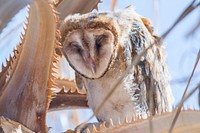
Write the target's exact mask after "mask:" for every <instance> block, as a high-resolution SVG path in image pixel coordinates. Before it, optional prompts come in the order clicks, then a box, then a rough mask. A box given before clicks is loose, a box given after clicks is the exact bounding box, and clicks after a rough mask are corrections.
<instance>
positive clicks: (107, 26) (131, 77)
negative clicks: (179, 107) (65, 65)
mask: <svg viewBox="0 0 200 133" xmlns="http://www.w3.org/2000/svg"><path fill="white" fill-rule="evenodd" d="M151 29H152V28H151V26H150V25H149V24H148V21H147V19H144V18H142V17H141V16H139V15H138V14H137V13H136V12H135V11H134V9H133V8H132V7H128V8H126V9H124V10H121V11H116V12H102V13H99V12H91V13H88V14H84V15H80V14H75V15H70V16H68V17H67V18H66V19H65V20H64V22H63V23H62V24H61V27H60V32H61V37H62V38H61V40H60V41H61V43H62V48H61V51H62V53H63V55H64V56H65V57H66V59H67V60H68V62H69V64H70V66H71V67H72V68H73V69H74V70H75V73H76V83H77V86H78V87H79V88H80V89H81V88H82V87H84V88H86V91H87V100H88V105H89V107H90V108H91V109H92V110H93V111H95V110H96V109H97V107H98V106H99V105H100V103H101V102H102V100H103V99H104V98H105V96H106V95H107V94H108V92H109V91H110V90H111V89H112V87H113V86H115V85H116V83H117V82H119V78H120V77H121V76H122V75H123V74H124V73H125V72H126V71H127V69H128V68H129V67H130V66H131V63H132V61H133V59H134V58H135V57H136V56H137V55H138V54H140V53H141V52H142V51H143V50H145V49H146V48H147V47H148V46H149V45H151V44H152V43H155V41H156V39H157V37H156V36H155V35H154V34H153V32H152V30H151ZM164 56H165V55H164V48H163V46H161V45H159V44H155V45H154V46H153V47H151V49H149V50H148V51H147V52H146V54H145V55H144V56H142V57H141V59H140V60H139V63H138V64H137V65H135V66H134V67H133V69H130V71H129V72H128V74H126V75H125V76H124V80H123V81H121V82H120V83H119V85H118V86H117V87H116V88H115V91H114V92H113V94H112V95H111V96H110V98H109V99H108V100H107V101H106V102H105V104H104V105H103V107H102V108H101V109H100V111H99V112H98V114H97V115H96V117H97V120H98V121H99V122H109V121H110V119H112V121H113V123H114V124H116V123H118V120H119V119H120V120H124V119H125V117H127V118H130V117H132V116H138V115H140V116H144V117H145V116H146V115H148V114H149V110H150V109H149V106H150V98H149V93H150V88H151V89H153V95H152V99H153V112H154V113H155V112H158V113H161V112H162V111H170V110H171V109H172V102H173V97H172V93H171V89H170V85H169V76H168V69H167V66H166V64H165V57H164ZM154 113H153V114H154Z"/></svg>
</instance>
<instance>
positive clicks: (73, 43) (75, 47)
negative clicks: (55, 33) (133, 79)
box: [69, 42, 82, 54]
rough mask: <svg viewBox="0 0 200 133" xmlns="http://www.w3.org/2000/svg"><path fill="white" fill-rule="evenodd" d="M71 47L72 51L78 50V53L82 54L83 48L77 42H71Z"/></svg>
mask: <svg viewBox="0 0 200 133" xmlns="http://www.w3.org/2000/svg"><path fill="white" fill-rule="evenodd" d="M69 47H70V48H71V49H72V50H76V51H77V52H78V53H80V54H81V53H82V48H81V47H80V46H79V45H78V44H77V42H71V43H70V44H69Z"/></svg>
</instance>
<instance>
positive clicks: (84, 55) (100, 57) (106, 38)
mask: <svg viewBox="0 0 200 133" xmlns="http://www.w3.org/2000/svg"><path fill="white" fill-rule="evenodd" d="M113 44H114V36H113V34H112V32H111V31H109V30H106V29H103V28H97V29H93V28H88V29H76V30H73V31H71V32H70V33H69V34H68V35H67V36H66V37H65V41H64V43H63V48H62V52H63V54H64V56H65V57H66V58H67V60H68V61H69V63H70V65H71V66H72V68H74V70H75V71H77V72H78V73H80V74H81V75H83V76H85V77H87V78H99V77H101V76H102V75H103V74H104V73H105V72H106V71H107V68H108V67H109V64H110V62H111V59H112V56H113V52H114V48H113V46H114V45H113Z"/></svg>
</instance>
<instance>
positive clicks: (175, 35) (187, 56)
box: [0, 0, 200, 132]
mask: <svg viewBox="0 0 200 133" xmlns="http://www.w3.org/2000/svg"><path fill="white" fill-rule="evenodd" d="M155 1H158V9H157V10H156V11H157V12H156V13H155V10H154V9H153V7H154V4H153V0H142V1H140V0H118V2H117V5H116V10H119V9H123V8H125V7H127V6H129V5H133V6H134V8H135V10H136V12H138V13H139V14H140V15H142V16H144V17H147V18H149V19H150V20H151V21H152V23H153V25H154V27H155V31H156V33H158V34H159V35H161V34H162V33H164V32H165V31H166V30H167V29H168V28H169V27H170V26H171V25H172V24H173V23H174V22H175V20H176V19H177V17H178V16H179V15H180V14H181V13H182V11H183V10H184V9H185V8H186V7H187V6H188V5H189V4H190V2H191V0H184V1H183V0H175V1H174V0H167V1H166V0H155ZM110 9H111V0H104V2H103V3H102V4H100V5H99V10H100V11H108V10H110ZM26 15H27V13H26V10H25V9H24V10H21V11H20V12H19V13H18V14H17V16H15V17H14V18H13V19H12V21H11V22H10V23H9V24H8V26H7V28H6V29H4V30H3V33H1V34H0V50H1V53H0V62H4V63H5V58H8V57H9V54H10V53H12V51H13V48H14V46H15V45H16V44H18V42H19V41H20V38H19V33H20V31H22V26H21V24H22V22H23V20H25V16H26ZM198 21H200V9H196V10H195V11H194V12H193V13H192V14H190V15H189V16H188V17H186V19H184V20H183V21H182V22H181V23H180V24H179V25H178V26H177V27H176V28H175V29H174V30H173V31H172V32H171V33H170V35H169V36H168V37H167V38H166V39H165V40H164V46H165V47H166V55H167V56H166V57H167V64H168V66H169V71H170V75H171V81H175V80H176V79H182V78H183V77H187V76H189V75H190V74H191V72H192V69H193V66H194V62H195V59H196V56H197V53H198V51H199V50H200V28H199V29H198V30H197V31H196V32H195V34H194V35H193V36H190V37H186V34H187V33H188V32H189V31H190V30H191V28H193V26H194V25H195V24H196V23H197V22H198ZM13 29H14V30H13ZM11 30H12V31H11ZM0 70H1V68H0ZM195 73H200V65H198V67H197V69H196V72H195ZM199 79H200V75H197V76H194V79H193V80H192V82H191V85H190V87H189V90H190V89H192V88H193V87H194V86H195V85H196V84H197V83H199V82H200V80H199ZM186 83H187V82H183V83H175V82H171V87H172V92H173V94H174V97H175V104H177V103H178V101H180V98H181V96H182V93H183V91H184V89H185V86H186ZM197 98H198V97H197V93H195V94H194V95H193V96H192V97H191V98H190V99H189V100H188V101H187V102H186V104H185V106H186V107H188V106H189V107H192V108H193V106H194V107H196V108H197V107H198V104H197ZM78 113H80V114H79V117H81V120H80V122H83V121H84V120H85V119H87V118H88V117H89V116H90V115H91V111H88V110H79V111H78ZM71 114H72V112H71V111H69V110H65V111H59V112H56V113H55V112H52V113H49V114H48V118H47V122H48V124H49V125H50V126H51V127H53V128H52V130H51V131H52V132H60V131H64V130H66V129H67V128H69V127H71V128H72V127H74V125H73V124H72V123H71V122H69V121H68V120H67V119H66V118H69V117H71ZM83 114H84V115H83Z"/></svg>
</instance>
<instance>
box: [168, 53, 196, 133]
mask: <svg viewBox="0 0 200 133" xmlns="http://www.w3.org/2000/svg"><path fill="white" fill-rule="evenodd" d="M199 59H200V50H199V52H198V55H197V59H196V61H195V65H194V68H193V70H192V73H191V76H190V78H189V80H188V83H187V86H186V88H185V91H184V93H183V96H182V100H181V102H180V104H178V106H177V107H178V109H177V111H176V112H175V116H174V119H173V121H172V124H171V127H170V129H169V133H171V132H172V130H173V128H174V126H175V124H176V120H177V119H178V116H179V114H180V112H181V108H182V106H183V103H184V102H183V100H184V99H185V97H186V94H187V91H188V87H189V85H190V82H191V79H192V77H193V75H194V72H195V70H196V67H197V65H198V62H199ZM197 88H198V87H197ZM177 107H176V108H177Z"/></svg>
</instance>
